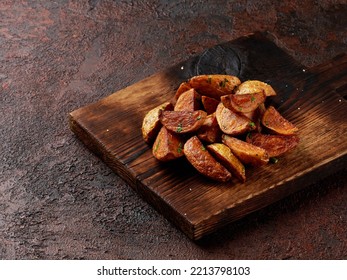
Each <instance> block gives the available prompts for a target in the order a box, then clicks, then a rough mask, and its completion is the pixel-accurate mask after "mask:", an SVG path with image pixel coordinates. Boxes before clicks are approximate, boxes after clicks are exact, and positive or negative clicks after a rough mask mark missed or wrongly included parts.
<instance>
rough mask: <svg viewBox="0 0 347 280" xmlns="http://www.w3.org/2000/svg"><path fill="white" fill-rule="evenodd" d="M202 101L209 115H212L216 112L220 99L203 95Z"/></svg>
mask: <svg viewBox="0 0 347 280" xmlns="http://www.w3.org/2000/svg"><path fill="white" fill-rule="evenodd" d="M201 101H202V105H203V106H204V108H205V111H206V113H207V114H208V115H211V114H213V113H214V112H216V109H217V106H218V104H219V100H217V99H214V98H211V97H208V96H206V95H203V96H202V97H201Z"/></svg>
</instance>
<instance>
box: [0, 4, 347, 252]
mask: <svg viewBox="0 0 347 280" xmlns="http://www.w3.org/2000/svg"><path fill="white" fill-rule="evenodd" d="M272 2H273V1H269V0H265V1H253V0H249V1H217V0H216V1H208V3H206V1H168V0H162V1H130V0H125V1H110V0H109V1H98V0H89V1H80V0H78V1H77V0H74V1H73V0H70V1H68V0H65V1H55V2H54V1H31V0H27V1H25V0H17V1H16V0H6V1H1V2H0V112H1V118H0V142H1V146H0V147H1V160H0V258H2V259H178V258H179V259H189V258H193V259H234V258H235V259H282V258H285V259H288V258H293V259H341V258H344V259H345V258H347V245H346V243H347V241H346V235H347V234H346V220H347V211H346V201H347V191H346V188H345V186H346V176H345V174H346V173H345V172H346V170H344V171H341V172H339V173H337V174H334V175H332V176H330V177H329V178H326V179H324V180H323V181H321V182H319V183H318V184H316V185H312V186H310V187H308V188H307V189H306V190H304V191H302V192H300V193H297V194H295V195H292V196H290V197H288V198H286V199H284V200H283V201H280V202H278V203H276V204H274V205H272V206H270V207H268V208H266V209H264V210H261V211H259V212H257V213H254V214H251V215H250V216H248V217H246V218H244V219H242V220H240V221H238V222H236V223H234V224H232V225H230V226H228V227H226V228H225V229H223V230H221V231H219V232H217V233H215V234H213V235H212V236H209V237H207V238H205V239H203V240H201V241H199V242H197V243H194V242H191V241H190V240H189V239H188V238H186V236H185V235H183V234H182V233H181V232H180V231H178V230H177V229H176V228H175V227H173V226H172V225H171V224H170V223H169V222H167V221H166V220H165V219H164V218H163V217H162V216H160V215H159V214H158V213H157V212H155V211H154V210H153V209H152V208H151V207H150V206H149V205H147V203H145V202H144V201H142V200H141V199H140V198H139V197H138V196H137V195H136V194H135V193H134V192H133V191H132V190H131V189H130V188H129V186H127V185H126V184H125V183H124V182H123V181H122V180H121V179H120V178H119V177H118V176H117V175H116V174H114V173H113V172H111V170H110V169H109V168H108V167H107V166H106V165H105V164H104V163H102V162H101V161H100V160H99V159H98V158H96V157H95V156H94V155H92V154H91V153H90V152H89V151H88V150H87V149H86V148H85V147H84V146H83V145H82V144H81V143H80V142H79V141H78V140H77V139H76V138H75V137H74V135H73V134H72V133H71V132H70V131H69V128H68V126H67V114H68V113H69V112H70V111H72V110H74V109H76V108H79V107H81V106H83V105H86V104H88V103H90V102H93V101H97V100H99V99H100V98H102V97H104V96H107V95H109V94H110V93H112V92H115V91H117V90H119V89H121V88H123V87H125V86H127V85H130V84H132V83H134V82H136V81H139V80H141V79H143V78H145V77H147V76H149V75H151V74H153V73H155V72H157V71H160V70H163V69H164V68H166V67H168V66H170V65H172V64H176V63H178V62H180V61H182V60H185V59H187V58H189V57H191V56H193V55H195V54H197V53H199V52H201V51H203V50H204V49H206V48H208V47H211V46H213V45H215V44H218V43H221V42H224V41H228V40H232V39H235V38H237V37H239V36H242V35H245V34H248V33H251V32H253V31H255V30H268V31H270V32H272V33H273V34H274V35H275V36H276V37H277V38H278V40H279V42H280V44H281V45H282V47H284V48H286V49H287V50H288V51H289V52H290V53H291V54H292V55H293V56H294V58H295V59H297V60H299V61H301V62H302V63H303V64H304V65H306V66H312V65H316V64H319V63H322V62H325V61H327V60H329V59H331V58H332V57H334V56H335V55H337V54H339V53H341V52H346V49H347V48H346V46H347V41H346V40H347V34H346V30H347V18H346V16H345V15H346V14H347V4H346V2H345V1H333V0H325V1H282V2H281V3H278V2H277V1H276V3H278V4H274V3H272Z"/></svg>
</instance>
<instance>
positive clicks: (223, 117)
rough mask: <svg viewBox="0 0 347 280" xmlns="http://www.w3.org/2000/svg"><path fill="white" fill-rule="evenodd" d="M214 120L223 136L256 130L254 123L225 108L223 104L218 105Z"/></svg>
mask: <svg viewBox="0 0 347 280" xmlns="http://www.w3.org/2000/svg"><path fill="white" fill-rule="evenodd" d="M216 118H217V122H218V125H219V127H220V129H221V130H222V131H223V132H224V133H225V134H229V135H240V134H243V133H245V132H248V131H251V130H254V129H255V128H256V125H255V123H254V122H252V121H251V120H250V119H248V118H247V117H245V116H243V115H240V114H237V113H235V112H234V111H232V110H230V109H228V108H226V107H225V106H224V105H223V103H220V104H219V105H218V107H217V110H216Z"/></svg>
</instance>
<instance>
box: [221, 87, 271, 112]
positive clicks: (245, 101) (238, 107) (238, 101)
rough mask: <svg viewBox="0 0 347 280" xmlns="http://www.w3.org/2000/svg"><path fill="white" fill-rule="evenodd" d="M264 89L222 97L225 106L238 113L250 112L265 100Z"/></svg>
mask: <svg viewBox="0 0 347 280" xmlns="http://www.w3.org/2000/svg"><path fill="white" fill-rule="evenodd" d="M265 98H266V95H265V93H264V91H259V92H255V93H250V94H228V95H224V96H222V97H221V101H222V102H223V104H224V106H225V107H226V108H228V109H230V110H232V111H234V112H236V113H250V112H253V111H255V110H256V109H257V108H258V107H259V105H260V104H262V103H264V102H265Z"/></svg>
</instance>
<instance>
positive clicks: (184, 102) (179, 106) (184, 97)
mask: <svg viewBox="0 0 347 280" xmlns="http://www.w3.org/2000/svg"><path fill="white" fill-rule="evenodd" d="M200 100H201V96H200V95H199V94H198V93H197V92H196V90H195V89H193V88H192V89H189V90H187V91H185V92H183V93H182V94H181V95H180V97H179V98H178V99H177V101H176V104H175V108H174V111H196V110H199V109H200V107H201V106H200Z"/></svg>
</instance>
